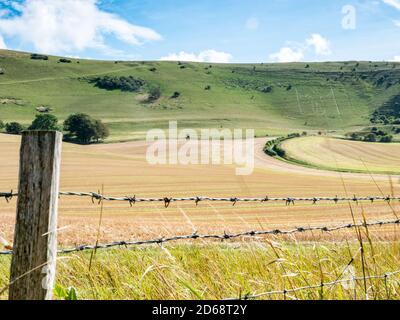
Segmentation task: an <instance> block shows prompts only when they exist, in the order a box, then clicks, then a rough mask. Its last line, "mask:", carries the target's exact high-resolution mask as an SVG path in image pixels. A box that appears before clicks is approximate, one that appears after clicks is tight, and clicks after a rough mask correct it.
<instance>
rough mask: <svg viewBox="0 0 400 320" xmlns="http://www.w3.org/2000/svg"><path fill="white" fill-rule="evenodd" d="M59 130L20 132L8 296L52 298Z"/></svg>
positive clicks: (59, 151)
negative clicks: (14, 222)
mask: <svg viewBox="0 0 400 320" xmlns="http://www.w3.org/2000/svg"><path fill="white" fill-rule="evenodd" d="M61 144H62V134H61V133H60V132H55V131H25V132H23V133H22V142H21V149H20V163H19V187H18V202H17V219H16V224H15V234H14V244H13V257H12V262H11V275H10V288H9V299H10V300H45V299H46V300H48V299H51V298H52V291H53V286H54V278H55V268H56V258H57V209H58V194H59V178H60V163H61Z"/></svg>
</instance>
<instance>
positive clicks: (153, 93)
mask: <svg viewBox="0 0 400 320" xmlns="http://www.w3.org/2000/svg"><path fill="white" fill-rule="evenodd" d="M148 93H149V97H148V101H149V102H152V101H156V100H158V99H159V98H160V97H161V88H160V87H159V86H154V85H152V86H149V88H148Z"/></svg>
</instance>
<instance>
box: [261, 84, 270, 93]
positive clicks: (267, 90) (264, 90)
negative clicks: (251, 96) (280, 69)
mask: <svg viewBox="0 0 400 320" xmlns="http://www.w3.org/2000/svg"><path fill="white" fill-rule="evenodd" d="M260 91H261V92H263V93H270V92H272V87H271V86H267V87H263V88H261V89H260Z"/></svg>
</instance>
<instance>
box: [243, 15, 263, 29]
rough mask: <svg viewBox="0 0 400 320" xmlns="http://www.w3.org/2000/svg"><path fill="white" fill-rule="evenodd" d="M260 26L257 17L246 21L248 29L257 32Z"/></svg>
mask: <svg viewBox="0 0 400 320" xmlns="http://www.w3.org/2000/svg"><path fill="white" fill-rule="evenodd" d="M259 26H260V21H259V20H258V19H257V18H256V17H251V18H249V19H247V21H246V29H248V30H257V29H258V27H259Z"/></svg>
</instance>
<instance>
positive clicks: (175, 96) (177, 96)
mask: <svg viewBox="0 0 400 320" xmlns="http://www.w3.org/2000/svg"><path fill="white" fill-rule="evenodd" d="M180 96H181V93H180V92H178V91H175V92H174V93H173V94H172V96H171V99H177V98H179V97H180Z"/></svg>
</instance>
